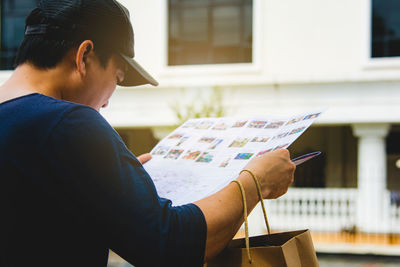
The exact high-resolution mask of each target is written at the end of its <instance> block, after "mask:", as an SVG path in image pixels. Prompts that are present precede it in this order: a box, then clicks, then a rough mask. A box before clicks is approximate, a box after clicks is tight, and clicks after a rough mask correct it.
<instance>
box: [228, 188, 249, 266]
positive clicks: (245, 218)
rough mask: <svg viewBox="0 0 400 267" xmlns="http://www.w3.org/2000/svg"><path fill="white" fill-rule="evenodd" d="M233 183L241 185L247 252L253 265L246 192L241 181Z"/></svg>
mask: <svg viewBox="0 0 400 267" xmlns="http://www.w3.org/2000/svg"><path fill="white" fill-rule="evenodd" d="M232 183H237V184H238V185H239V188H240V193H241V194H242V201H243V216H244V232H245V240H246V251H247V257H248V258H249V263H250V264H251V263H252V261H253V260H252V259H251V254H250V245H249V243H250V241H249V223H248V222H247V204H246V195H245V192H244V188H243V185H242V183H241V182H240V181H239V180H233V181H232Z"/></svg>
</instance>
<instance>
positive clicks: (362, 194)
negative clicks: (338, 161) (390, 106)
mask: <svg viewBox="0 0 400 267" xmlns="http://www.w3.org/2000/svg"><path fill="white" fill-rule="evenodd" d="M389 128H390V125H389V124H355V125H353V133H354V135H355V136H356V137H358V204H357V226H358V227H359V229H360V230H361V231H364V232H381V231H384V229H385V228H386V225H384V224H385V222H387V214H385V212H384V201H385V191H386V142H385V137H386V135H387V134H388V132H389Z"/></svg>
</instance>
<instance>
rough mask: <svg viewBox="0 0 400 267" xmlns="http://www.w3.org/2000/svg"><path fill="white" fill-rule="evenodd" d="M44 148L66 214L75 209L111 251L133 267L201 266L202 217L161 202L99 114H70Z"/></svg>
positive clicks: (82, 111)
mask: <svg viewBox="0 0 400 267" xmlns="http://www.w3.org/2000/svg"><path fill="white" fill-rule="evenodd" d="M44 146H46V148H45V149H44V150H45V151H48V152H47V153H48V155H47V158H48V159H49V161H50V162H51V166H52V168H53V170H54V173H55V177H56V178H55V179H57V180H58V183H59V184H60V185H62V188H63V189H62V190H63V194H65V197H66V198H68V199H69V201H68V202H66V203H71V204H68V205H71V206H72V207H67V208H69V209H74V207H76V209H77V210H78V211H77V212H79V213H82V218H83V219H84V220H86V221H87V222H88V224H87V225H88V227H91V230H90V231H96V232H97V234H98V235H99V236H100V237H101V238H102V239H103V240H104V242H105V243H106V244H107V246H108V247H109V248H110V249H112V250H113V251H115V252H116V253H117V254H119V255H120V256H121V257H123V258H124V259H125V260H127V261H128V262H130V263H131V264H134V265H136V266H203V261H204V251H205V243H206V232H207V229H206V222H205V218H204V215H203V213H202V212H201V210H200V209H199V208H198V207H197V206H196V205H194V204H188V205H183V206H177V207H173V206H172V205H171V201H170V200H167V199H163V198H160V197H159V196H158V194H157V192H156V189H155V186H154V184H153V182H152V180H151V178H150V177H149V175H148V174H147V172H146V171H145V170H144V168H143V167H142V165H141V164H140V162H139V161H138V160H137V159H136V158H135V156H134V155H133V154H132V153H131V152H130V151H129V150H128V149H127V148H126V146H125V145H124V143H123V141H122V140H121V138H120V137H119V135H118V134H117V133H116V132H115V131H114V129H113V128H112V127H111V126H110V125H109V124H108V123H107V122H106V121H105V120H104V119H103V118H102V116H101V115H100V114H99V113H98V112H97V111H95V110H93V109H91V108H86V107H80V108H75V109H74V110H72V111H70V112H68V113H67V114H66V115H65V116H64V117H63V119H62V120H61V121H60V122H59V123H58V124H57V125H56V126H55V127H54V129H53V130H52V132H51V134H50V135H49V137H48V140H47V141H46V142H45V143H44ZM66 205H67V204H66ZM74 205H75V206H74Z"/></svg>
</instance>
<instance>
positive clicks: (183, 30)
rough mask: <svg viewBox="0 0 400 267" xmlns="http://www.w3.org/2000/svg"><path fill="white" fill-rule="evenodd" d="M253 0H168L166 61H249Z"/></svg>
mask: <svg viewBox="0 0 400 267" xmlns="http://www.w3.org/2000/svg"><path fill="white" fill-rule="evenodd" d="M252 9H253V1H252V0H201V1H199V0H169V2H168V14H169V18H168V26H169V32H168V39H169V40H168V65H188V64H218V63H250V62H252V52H253V51H252V43H253V40H252V28H253V25H252V21H253V12H252Z"/></svg>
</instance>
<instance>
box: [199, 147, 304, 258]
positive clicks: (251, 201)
mask: <svg viewBox="0 0 400 267" xmlns="http://www.w3.org/2000/svg"><path fill="white" fill-rule="evenodd" d="M245 169H248V170H251V171H252V172H253V173H254V174H255V175H256V177H257V178H258V180H259V182H260V185H261V191H262V195H263V198H264V199H271V198H278V197H279V196H281V195H283V194H285V193H286V191H287V189H288V187H289V185H290V184H291V183H292V182H293V175H294V171H295V169H296V166H295V165H294V164H293V163H292V162H291V161H290V155H289V151H288V150H286V149H282V150H277V151H274V152H271V153H267V154H265V155H263V156H261V157H257V158H255V159H253V160H252V161H250V162H249V164H248V165H247V166H246V167H245ZM237 179H238V180H240V181H241V182H242V184H243V187H244V189H245V192H246V201H247V207H248V210H249V212H250V211H251V210H252V209H253V208H254V207H255V206H256V204H257V203H258V201H259V199H258V194H257V188H256V185H255V183H254V181H253V178H252V177H251V176H250V174H249V173H247V172H244V173H242V174H241V175H240V176H239V177H238V178H237ZM194 204H196V205H197V206H198V207H199V208H200V209H201V211H202V212H203V214H204V217H205V219H206V222H207V241H206V251H205V257H204V259H205V261H207V260H209V259H211V258H213V257H214V256H216V255H217V254H218V253H219V252H220V251H221V250H222V249H224V248H225V247H226V245H227V244H228V242H229V241H230V240H232V238H233V236H234V235H235V234H236V232H237V231H238V229H239V228H240V226H241V225H242V223H243V203H242V198H241V193H240V190H239V187H238V185H237V184H233V183H231V184H229V185H228V186H226V187H225V188H224V189H222V190H221V191H219V192H217V193H215V194H213V195H211V196H209V197H207V198H204V199H202V200H199V201H197V202H195V203H194Z"/></svg>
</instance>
